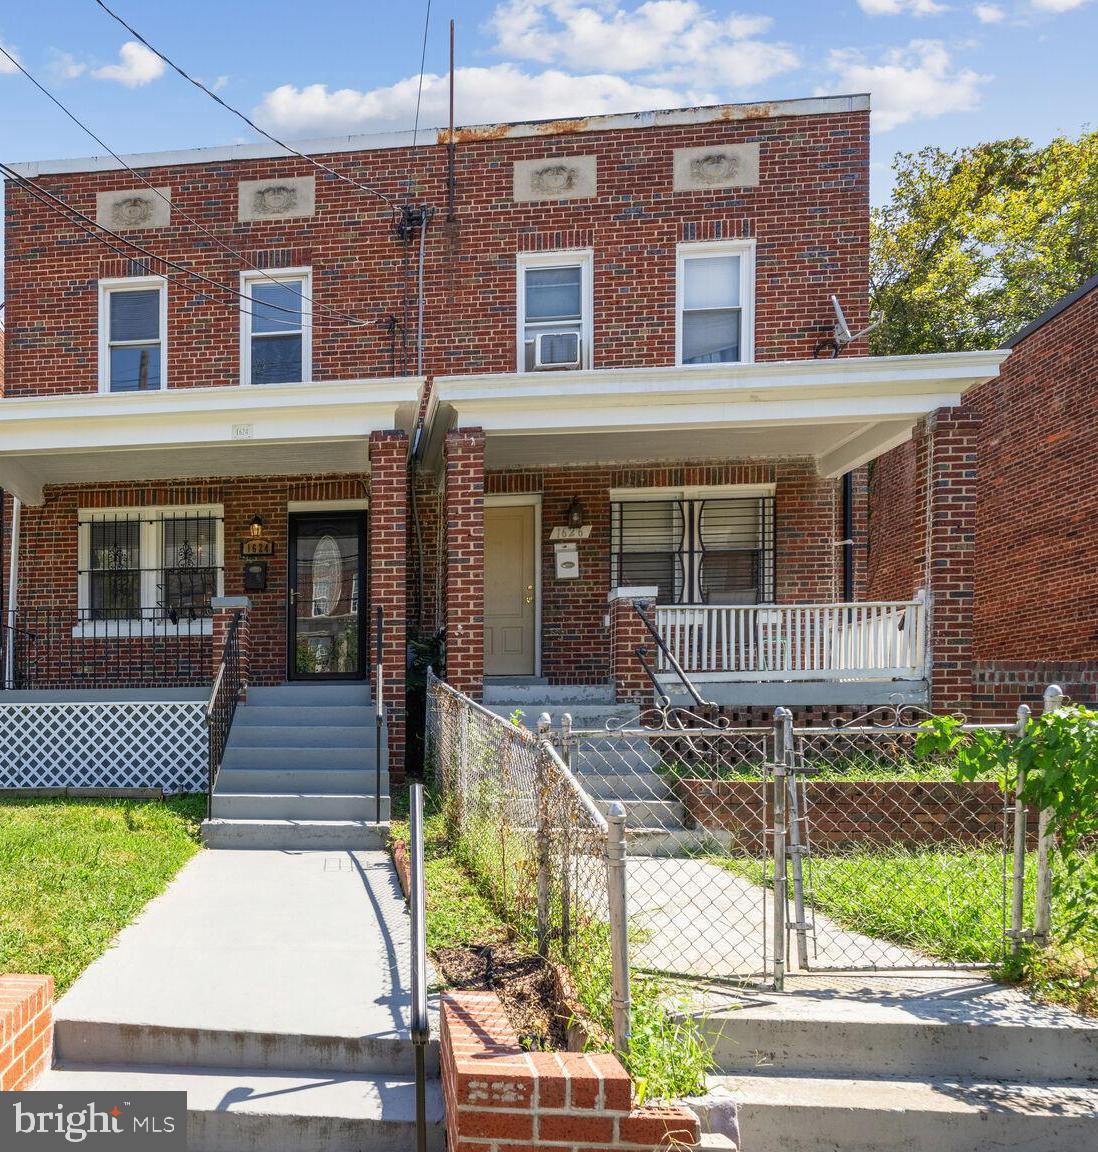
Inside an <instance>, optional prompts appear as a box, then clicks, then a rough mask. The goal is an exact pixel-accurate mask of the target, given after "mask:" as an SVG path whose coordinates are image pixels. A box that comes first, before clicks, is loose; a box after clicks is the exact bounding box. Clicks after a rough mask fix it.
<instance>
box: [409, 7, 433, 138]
mask: <svg viewBox="0 0 1098 1152" xmlns="http://www.w3.org/2000/svg"><path fill="white" fill-rule="evenodd" d="M430 27H431V0H427V11H426V12H425V13H424V16H423V47H422V48H421V49H420V53H419V90H418V91H417V92H416V120H415V126H414V127H413V128H412V148H413V150H416V149H417V148H418V145H419V106H420V103H421V102H422V100H423V68H424V65H425V64H426V63H427V31H428V29H429V28H430Z"/></svg>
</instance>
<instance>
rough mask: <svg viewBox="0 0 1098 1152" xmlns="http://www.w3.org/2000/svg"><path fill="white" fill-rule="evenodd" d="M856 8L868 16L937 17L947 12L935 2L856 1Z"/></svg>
mask: <svg viewBox="0 0 1098 1152" xmlns="http://www.w3.org/2000/svg"><path fill="white" fill-rule="evenodd" d="M858 6H859V7H860V8H861V10H862V11H863V12H867V13H868V14H869V15H870V16H901V15H903V14H905V13H906V14H907V15H909V16H937V15H938V14H939V13H941V12H948V11H949V6H948V5H947V4H939V3H938V2H937V0H858Z"/></svg>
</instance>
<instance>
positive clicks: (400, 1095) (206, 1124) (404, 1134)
mask: <svg viewBox="0 0 1098 1152" xmlns="http://www.w3.org/2000/svg"><path fill="white" fill-rule="evenodd" d="M35 1087H36V1088H39V1089H43V1090H46V1091H79V1092H93V1091H94V1092H100V1093H106V1094H108V1095H115V1096H119V1097H121V1096H124V1095H125V1094H126V1093H127V1092H146V1091H148V1092H153V1091H176V1092H180V1091H182V1092H186V1093H187V1146H188V1148H189V1149H190V1152H256V1150H259V1149H264V1150H268V1149H270V1150H274V1149H279V1150H281V1149H293V1150H294V1152H360V1150H361V1149H364V1148H369V1149H371V1152H406V1150H407V1149H409V1148H413V1147H415V1116H416V1111H415V1082H414V1080H413V1079H412V1078H411V1077H408V1076H393V1075H358V1076H351V1075H345V1074H342V1075H334V1076H333V1075H317V1074H316V1073H315V1072H312V1071H310V1072H291V1071H288V1072H272V1071H264V1070H262V1069H233V1070H232V1071H229V1072H227V1071H225V1070H223V1069H216V1068H193V1069H189V1070H187V1071H183V1070H181V1069H178V1068H168V1067H133V1066H129V1067H127V1066H124V1065H107V1066H98V1065H81V1064H65V1065H62V1066H61V1067H58V1068H55V1069H53V1071H51V1072H48V1073H47V1074H46V1076H45V1077H44V1078H43V1079H42V1080H41V1081H40V1082H39V1083H38V1084H36V1085H35ZM427 1117H428V1139H427V1146H428V1148H429V1149H431V1152H441V1150H442V1148H443V1144H444V1137H443V1106H442V1092H441V1087H440V1084H439V1082H438V1081H437V1080H431V1081H428V1084H427Z"/></svg>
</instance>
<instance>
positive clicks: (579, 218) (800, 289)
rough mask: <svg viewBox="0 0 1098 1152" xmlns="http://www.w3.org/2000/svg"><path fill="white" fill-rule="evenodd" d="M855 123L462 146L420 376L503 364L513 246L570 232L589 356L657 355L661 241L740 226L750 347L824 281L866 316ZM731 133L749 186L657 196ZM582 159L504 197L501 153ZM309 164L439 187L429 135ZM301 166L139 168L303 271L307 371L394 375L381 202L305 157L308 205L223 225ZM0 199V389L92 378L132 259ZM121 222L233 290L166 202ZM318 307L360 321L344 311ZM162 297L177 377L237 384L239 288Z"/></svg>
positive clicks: (862, 174) (666, 341)
mask: <svg viewBox="0 0 1098 1152" xmlns="http://www.w3.org/2000/svg"><path fill="white" fill-rule="evenodd" d="M868 133H869V117H868V114H867V113H864V112H857V113H842V114H833V115H826V116H800V117H782V118H774V119H764V120H746V121H718V122H715V123H710V124H698V125H688V126H681V127H659V128H643V129H630V130H626V131H616V132H614V131H607V132H593V133H583V134H572V135H567V134H562V135H557V136H553V137H540V136H539V137H532V138H526V139H508V140H499V139H488V140H477V141H472V142H463V143H461V144H460V145H459V146H458V149H457V200H456V205H457V221H456V222H454V223H446V224H444V222H443V219H442V213H441V211H440V212H439V213H438V215H437V216H436V222H435V225H434V226H433V227H432V228H431V229H430V231H429V234H428V243H427V264H426V267H427V323H426V333H427V341H426V367H427V371H428V372H429V373H432V374H449V373H454V372H474V371H512V370H514V368H515V362H516V341H515V328H514V315H515V254H516V252H518V251H521V250H536V249H542V248H557V247H564V246H570V245H583V246H588V245H589V246H592V247H593V248H594V249H595V267H594V297H595V299H594V303H595V326H594V327H595V349H594V351H595V363H596V364H597V365H598V366H600V367H623V366H630V365H644V364H654V363H670V362H671V361H672V360H673V355H674V332H675V314H674V298H675V283H674V282H675V245H676V243H678V242H680V241H683V240H709V239H715V238H738V237H753V238H754V239H755V240H756V241H757V246H758V247H757V257H756V265H757V269H756V286H757V304H756V318H755V342H756V355H757V358H758V359H760V360H774V359H783V358H796V357H806V356H809V355H811V353H812V349H813V347H814V345H815V343H816V341H817V340H818V339H819V338H820V337H821V336H823V335H827V334H828V333H829V332H830V328H831V324H832V313H831V308H830V304H829V302H828V297H829V295H830V294H831V293H832V292H837V293H839V295H840V296H841V297H842V300H843V305H844V308H845V309H846V312H847V316H848V317H849V319H850V322H851V324H852V325H855V326H857V325H860V324H862V323H863V322H864V320H865V318H866V314H867V308H868V229H869V213H868V207H869V205H868V194H869V180H868V175H869V134H868ZM746 141H758V142H759V144H760V147H761V159H760V181H761V182H760V184H759V186H758V187H756V188H739V189H731V190H725V189H722V190H719V191H716V192H704V193H702V192H690V193H673V192H672V190H671V169H672V152H673V150H674V149H675V148H678V147H687V146H695V145H703V144H717V143H741V142H746ZM590 154H597V156H598V194H597V196H596V197H593V198H591V199H585V200H573V201H560V202H540V203H515V202H514V201H513V200H512V163H513V161H515V160H523V159H537V158H540V157H546V156H574V155H590ZM320 159H321V160H322V162H323V163H325V164H327V165H329V166H330V167H332V168H334V169H336V170H337V171H340V172H343V173H345V174H348V175H350V176H351V177H352V178H353V179H355V180H360V181H365V182H369V183H372V184H374V185H377V186H378V187H380V188H381V189H382V191H384V192H386V193H387V194H388V195H389V196H391V197H393V198H395V199H397V200H398V201H399V200H401V199H404V198H405V197H406V195H407V191H406V190H407V187H408V180H409V177H411V178H412V179H413V180H414V182H415V185H416V189H417V198H418V199H419V200H421V201H424V202H427V203H430V204H433V205H434V206H435V207H436V208H439V209H441V208H442V206H443V205H444V203H445V171H446V150H445V148H443V147H440V146H437V145H428V146H424V147H422V148H421V149H419V151H418V152H416V153H412V152H411V151H410V150H409V149H388V150H385V149H382V150H377V151H370V152H364V153H339V154H334V155H330V156H324V157H320ZM308 174H313V170H312V169H311V168H310V166H309V165H308V164H307V163H306V162H305V161H302V160H299V159H296V158H293V157H286V158H276V159H263V160H249V161H233V162H218V163H212V164H205V165H184V166H172V167H162V168H154V169H148V170H147V175H148V176H149V177H150V179H152V180H153V181H154V182H155V183H156V185H157V186H158V187H159V186H163V187H168V188H170V189H171V197H172V199H173V201H174V202H175V203H176V204H177V205H178V206H179V208H180V209H181V210H183V211H185V212H186V213H188V214H189V215H190V216H192V217H195V218H197V219H199V220H200V221H201V222H202V223H203V225H205V226H206V227H207V228H210V229H213V230H214V231H215V232H216V233H217V234H218V235H219V236H220V237H221V238H222V239H223V240H224V241H225V242H226V243H227V244H229V245H230V246H231V247H232V248H234V249H236V250H238V251H241V252H243V253H244V254H245V255H246V256H247V258H248V260H249V261H254V262H257V263H261V264H263V265H264V266H269V267H279V266H282V267H286V266H291V265H292V266H298V265H304V266H310V267H312V268H313V273H314V276H313V296H314V299H315V300H316V308H315V309H314V331H313V360H314V364H313V374H314V377H315V378H316V379H318V380H330V379H348V378H352V379H353V378H358V377H368V376H383V375H389V374H391V373H393V372H399V371H400V370H401V368H402V358H401V355H400V344H401V332H400V331H399V327H398V330H397V332H396V333H395V334H394V336H392V337H391V336H390V334H389V332H388V331H387V328H386V321H387V319H388V318H389V317H390V316H393V317H396V319H397V321H398V322H399V321H400V320H401V319H402V318H403V314H404V307H403V302H404V260H403V256H404V248H403V247H402V245H401V244H400V243H398V242H397V241H396V240H395V239H394V238H393V234H392V222H391V217H390V214H389V211H388V209H387V208H386V207H385V205H383V204H382V203H381V202H380V201H379V200H378V199H376V198H374V197H372V196H370V195H369V194H368V193H365V192H363V191H361V190H359V189H357V188H355V187H352V186H351V185H350V184H348V183H346V182H344V181H340V180H335V179H331V178H325V177H323V176H321V175H319V174H318V175H317V180H316V213H315V215H314V216H313V217H309V218H302V219H291V220H278V221H261V222H252V223H240V222H238V220H237V182H238V181H239V180H241V179H260V178H270V177H273V176H285V177H290V176H298V175H308ZM39 183H40V184H41V185H42V186H43V187H45V188H47V189H48V190H49V191H51V192H52V193H54V194H56V195H57V196H59V197H61V198H62V199H64V200H65V201H66V202H68V203H70V204H72V205H73V206H74V207H76V208H78V209H79V210H80V211H82V212H84V213H85V214H86V215H88V216H91V217H94V215H95V194H96V192H98V191H105V190H115V189H128V188H131V187H133V186H134V179H133V177H132V176H130V175H128V174H127V173H125V172H121V173H120V172H99V173H77V174H66V175H46V176H42V177H40V178H39ZM6 211H7V244H6V261H5V266H6V298H7V301H8V303H7V312H6V323H7V328H8V365H7V368H8V379H7V383H6V392H7V394H8V395H29V394H42V393H53V394H60V393H73V392H94V391H95V390H96V387H97V380H96V372H97V366H96V362H97V354H96V348H97V343H96V326H97V311H98V305H97V299H98V297H97V281H98V280H99V279H100V278H104V277H114V276H125V275H129V274H132V272H133V270H132V269H131V267H130V262H129V260H128V258H126V257H123V256H119V255H117V254H115V253H113V252H111V251H110V250H109V249H107V248H106V247H105V246H104V245H103V244H101V243H99V242H97V241H96V240H93V239H92V238H91V237H89V236H88V235H86V234H85V233H84V232H82V231H80V229H79V228H77V227H75V226H74V225H72V224H70V223H66V222H65V221H64V220H63V219H62V218H61V217H60V216H58V215H57V214H56V212H55V211H53V210H52V209H50V208H48V207H46V206H44V205H42V204H40V203H38V202H36V201H35V200H34V199H33V198H32V197H31V196H30V195H29V194H28V193H27V192H26V191H24V190H22V189H20V188H19V187H16V186H13V185H11V184H9V187H8V190H7V205H6ZM126 238H127V239H130V240H132V241H134V242H135V243H137V244H140V245H142V246H144V247H146V248H149V249H150V250H151V251H153V252H155V254H156V255H157V256H160V257H164V258H168V259H172V260H175V261H178V262H181V263H185V264H186V265H187V267H189V268H193V269H194V270H195V271H197V272H200V273H202V274H204V275H206V276H209V277H211V278H212V279H214V280H215V281H217V282H219V283H222V284H226V285H229V286H234V287H235V286H236V284H237V275H238V273H239V272H240V271H241V270H242V267H246V266H247V265H242V264H241V262H240V261H239V260H238V259H236V258H235V257H233V256H231V255H229V254H228V253H226V252H225V251H223V250H222V249H221V248H219V247H218V246H217V245H216V244H214V243H212V242H210V241H209V240H208V239H207V238H206V237H204V236H202V235H201V234H200V233H198V232H197V231H196V229H195V228H194V227H193V226H192V225H190V224H189V223H188V222H187V221H186V220H185V219H184V218H183V216H182V215H181V214H180V213H179V212H176V214H175V215H174V217H173V219H172V222H171V224H170V226H169V227H166V228H156V229H150V230H135V231H132V232H127V233H126ZM127 255H128V254H127ZM134 255H135V256H137V254H136V253H135V254H134ZM163 270H164V269H163V268H161V267H159V266H157V265H154V266H153V267H152V269H151V271H153V272H157V271H163ZM173 275H179V274H175V273H173ZM324 308H329V309H336V310H339V311H342V312H345V313H348V314H350V315H352V316H354V317H358V318H362V319H364V320H366V321H369V323H368V324H367V325H365V326H360V325H355V324H352V323H350V322H349V321H348V320H346V319H344V318H341V317H338V316H334V315H332V314H330V313H328V312H325V311H324V310H323V309H324ZM168 312H169V318H168V328H169V332H168V336H169V346H168V371H169V379H170V383H171V386H172V387H196V386H208V385H232V384H236V383H238V381H239V371H240V368H239V311H238V307H237V303H236V300H235V298H233V297H232V296H231V295H227V294H224V293H220V292H218V291H217V289H216V288H212V287H211V286H210V285H209V284H202V283H199V282H197V281H188V280H187V279H186V277H185V276H180V278H178V279H174V280H172V281H171V282H170V284H169V290H168ZM411 335H412V334H411V333H410V332H409V333H408V336H409V339H410V337H411ZM852 351H856V350H852ZM407 367H409V368H410V367H412V363H411V362H409V363H408V365H407Z"/></svg>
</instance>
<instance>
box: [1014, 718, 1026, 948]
mask: <svg viewBox="0 0 1098 1152" xmlns="http://www.w3.org/2000/svg"><path fill="white" fill-rule="evenodd" d="M1029 717H1030V708H1029V705H1028V704H1019V705H1018V727H1017V732H1016V735H1017V737H1018V739H1019V740H1020V739H1021V738H1022V737H1023V736H1024V735H1025V734H1026V726H1027V725H1028V724H1029ZM1025 784H1026V773H1025V769H1024V768H1022V767H1021V766H1019V768H1018V779H1017V780H1016V781H1015V783H1014V874H1013V878H1012V885H1013V886H1012V888H1011V900H1010V937H1011V939H1012V940H1013V941H1014V954H1015V955H1017V954H1018V953H1019V952H1020V951H1021V948H1022V938H1023V936H1024V933H1025V928H1024V927H1023V919H1024V916H1025V912H1024V909H1025V895H1026V806H1025V804H1024V802H1023V801H1022V790H1023V789H1024V788H1025Z"/></svg>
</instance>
